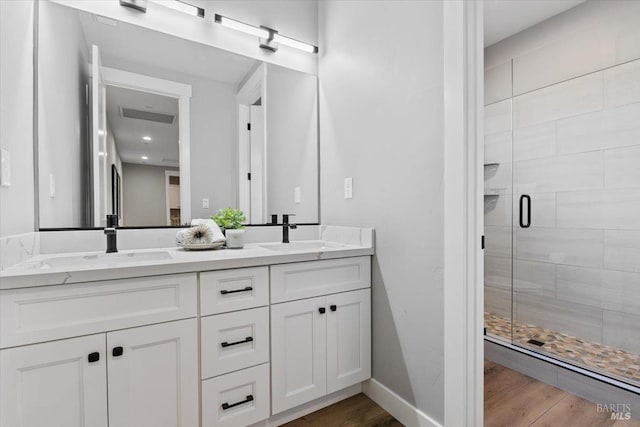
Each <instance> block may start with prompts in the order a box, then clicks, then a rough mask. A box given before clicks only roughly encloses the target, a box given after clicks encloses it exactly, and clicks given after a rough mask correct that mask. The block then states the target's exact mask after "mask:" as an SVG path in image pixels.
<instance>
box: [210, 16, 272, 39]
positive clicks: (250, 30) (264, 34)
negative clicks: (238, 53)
mask: <svg viewBox="0 0 640 427" xmlns="http://www.w3.org/2000/svg"><path fill="white" fill-rule="evenodd" d="M214 20H215V22H217V23H218V24H220V25H222V26H223V27H227V28H232V29H234V30H238V31H242V32H243V33H247V34H251V35H253V36H257V37H261V38H264V39H266V38H269V31H268V30H265V29H264V28H260V27H254V26H253V25H249V24H245V23H244V22H240V21H236V20H235V19H231V18H227V17H226V16H222V15H218V14H217V13H216V14H215V17H214Z"/></svg>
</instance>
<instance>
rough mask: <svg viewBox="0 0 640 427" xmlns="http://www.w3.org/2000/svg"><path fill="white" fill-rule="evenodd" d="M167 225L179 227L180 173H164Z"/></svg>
mask: <svg viewBox="0 0 640 427" xmlns="http://www.w3.org/2000/svg"><path fill="white" fill-rule="evenodd" d="M165 178H166V181H165V185H166V187H165V192H166V199H167V203H166V206H167V225H180V172H178V171H165Z"/></svg>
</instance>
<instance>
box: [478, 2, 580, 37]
mask: <svg viewBox="0 0 640 427" xmlns="http://www.w3.org/2000/svg"><path fill="white" fill-rule="evenodd" d="M584 1H585V0H485V1H484V46H485V47H487V46H491V45H492V44H494V43H497V42H499V41H500V40H503V39H506V38H507V37H509V36H512V35H514V34H516V33H519V32H520V31H522V30H525V29H527V28H529V27H532V26H534V25H536V24H538V23H540V22H542V21H544V20H546V19H549V18H551V17H552V16H554V15H558V14H559V13H562V12H564V11H565V10H568V9H571V8H572V7H575V6H577V5H579V4H580V3H583V2H584Z"/></svg>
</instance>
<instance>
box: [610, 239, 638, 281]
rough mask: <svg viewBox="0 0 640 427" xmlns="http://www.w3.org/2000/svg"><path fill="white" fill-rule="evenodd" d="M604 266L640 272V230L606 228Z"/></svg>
mask: <svg viewBox="0 0 640 427" xmlns="http://www.w3.org/2000/svg"><path fill="white" fill-rule="evenodd" d="M604 268H608V269H611V270H622V271H634V272H637V273H640V231H632V230H604ZM635 292H640V285H639V287H638V289H636V291H635Z"/></svg>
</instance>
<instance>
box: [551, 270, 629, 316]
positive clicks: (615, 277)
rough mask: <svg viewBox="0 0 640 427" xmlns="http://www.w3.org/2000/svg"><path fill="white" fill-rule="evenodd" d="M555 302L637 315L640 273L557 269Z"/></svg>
mask: <svg viewBox="0 0 640 427" xmlns="http://www.w3.org/2000/svg"><path fill="white" fill-rule="evenodd" d="M556 292H557V297H558V299H561V300H565V301H570V302H575V303H580V304H584V305H590V306H593V307H601V308H604V309H607V310H614V311H622V312H625V313H638V314H640V273H628V272H624V271H612V270H602V269H594V268H584V267H570V266H566V265H558V266H557V277H556Z"/></svg>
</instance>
